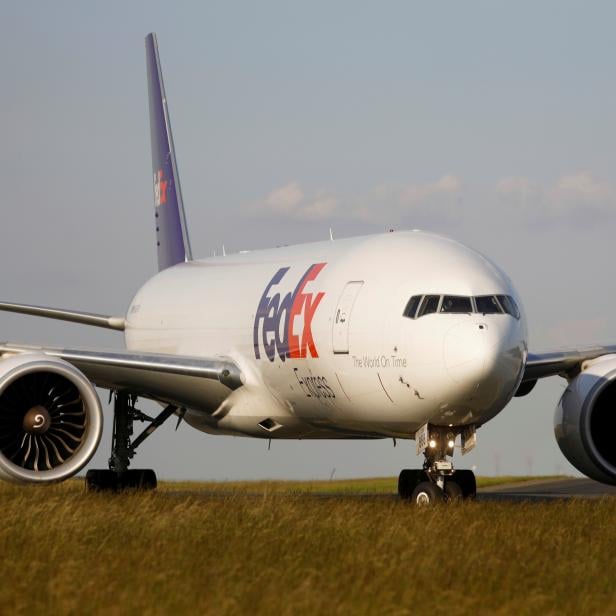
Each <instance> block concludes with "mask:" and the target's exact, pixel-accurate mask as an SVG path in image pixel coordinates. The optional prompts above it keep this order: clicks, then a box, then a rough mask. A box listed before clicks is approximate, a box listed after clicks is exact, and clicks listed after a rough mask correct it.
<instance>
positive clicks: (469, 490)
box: [453, 470, 477, 500]
mask: <svg viewBox="0 0 616 616" xmlns="http://www.w3.org/2000/svg"><path fill="white" fill-rule="evenodd" d="M453 480H454V481H455V482H456V483H457V484H458V485H459V486H460V487H461V488H462V495H463V497H464V499H465V500H466V499H467V498H468V499H471V500H473V499H474V498H475V496H477V481H476V480H475V473H473V471H470V470H463V471H455V472H454V474H453Z"/></svg>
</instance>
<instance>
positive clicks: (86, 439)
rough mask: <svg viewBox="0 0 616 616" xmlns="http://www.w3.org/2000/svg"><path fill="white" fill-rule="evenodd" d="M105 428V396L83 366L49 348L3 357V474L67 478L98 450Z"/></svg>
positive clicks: (19, 478)
mask: <svg viewBox="0 0 616 616" xmlns="http://www.w3.org/2000/svg"><path fill="white" fill-rule="evenodd" d="M102 431H103V412H102V409H101V404H100V400H99V398H98V395H97V394H96V391H95V390H94V387H93V386H92V384H91V383H90V381H89V380H88V379H87V378H86V377H85V376H84V375H83V374H82V373H81V372H80V371H79V370H77V368H75V367H74V366H72V365H71V364H69V363H68V362H66V361H64V360H62V359H58V358H55V357H50V356H49V355H45V354H44V353H25V354H23V355H15V356H12V357H9V358H7V359H4V360H2V361H0V478H1V479H6V480H8V481H14V482H18V483H48V482H54V481H62V480H64V479H67V478H69V477H71V476H72V475H74V474H75V473H77V472H78V471H79V470H80V469H82V468H83V467H84V466H85V465H86V464H87V463H88V461H89V460H90V458H91V457H92V456H93V455H94V452H95V451H96V448H97V447H98V443H99V441H100V438H101V434H102Z"/></svg>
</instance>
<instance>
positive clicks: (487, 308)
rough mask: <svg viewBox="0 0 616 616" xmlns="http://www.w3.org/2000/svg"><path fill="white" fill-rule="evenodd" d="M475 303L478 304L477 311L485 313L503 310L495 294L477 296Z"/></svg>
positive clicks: (497, 312)
mask: <svg viewBox="0 0 616 616" xmlns="http://www.w3.org/2000/svg"><path fill="white" fill-rule="evenodd" d="M475 305H476V306H477V312H480V313H483V314H499V313H501V312H503V311H502V309H501V307H500V304H499V303H498V302H497V301H496V297H494V295H479V296H477V297H476V298H475Z"/></svg>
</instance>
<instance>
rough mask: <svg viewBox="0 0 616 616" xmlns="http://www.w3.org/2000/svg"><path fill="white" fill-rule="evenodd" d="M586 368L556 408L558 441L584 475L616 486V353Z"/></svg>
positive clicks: (555, 425)
mask: <svg viewBox="0 0 616 616" xmlns="http://www.w3.org/2000/svg"><path fill="white" fill-rule="evenodd" d="M582 368H583V369H582V372H581V373H580V374H579V375H578V376H576V377H575V378H574V379H573V380H572V381H571V382H570V383H569V385H568V387H567V389H566V390H565V393H564V394H563V395H562V397H561V399H560V402H559V403H558V406H557V407H556V415H555V417H554V433H555V435H556V441H557V442H558V446H559V447H560V450H561V451H562V452H563V454H564V456H565V458H567V460H569V462H570V463H571V464H573V466H575V468H577V469H578V470H579V471H580V472H582V473H584V475H586V476H587V477H590V478H591V479H596V480H597V481H601V482H603V483H609V484H612V485H616V355H604V356H603V357H599V358H598V359H595V360H592V361H589V362H586V363H585V364H584V365H583V366H582Z"/></svg>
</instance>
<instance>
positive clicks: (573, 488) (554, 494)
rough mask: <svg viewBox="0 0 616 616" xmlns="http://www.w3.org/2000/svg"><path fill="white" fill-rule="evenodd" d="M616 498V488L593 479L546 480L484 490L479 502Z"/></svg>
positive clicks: (479, 496)
mask: <svg viewBox="0 0 616 616" xmlns="http://www.w3.org/2000/svg"><path fill="white" fill-rule="evenodd" d="M605 497H616V486H608V485H605V484H604V483H599V482H598V481H593V480H592V479H557V480H553V479H544V480H537V481H525V482H524V483H511V484H507V485H501V486H494V487H490V488H482V489H480V490H478V491H477V499H478V500H499V501H520V500H551V499H568V498H605Z"/></svg>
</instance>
